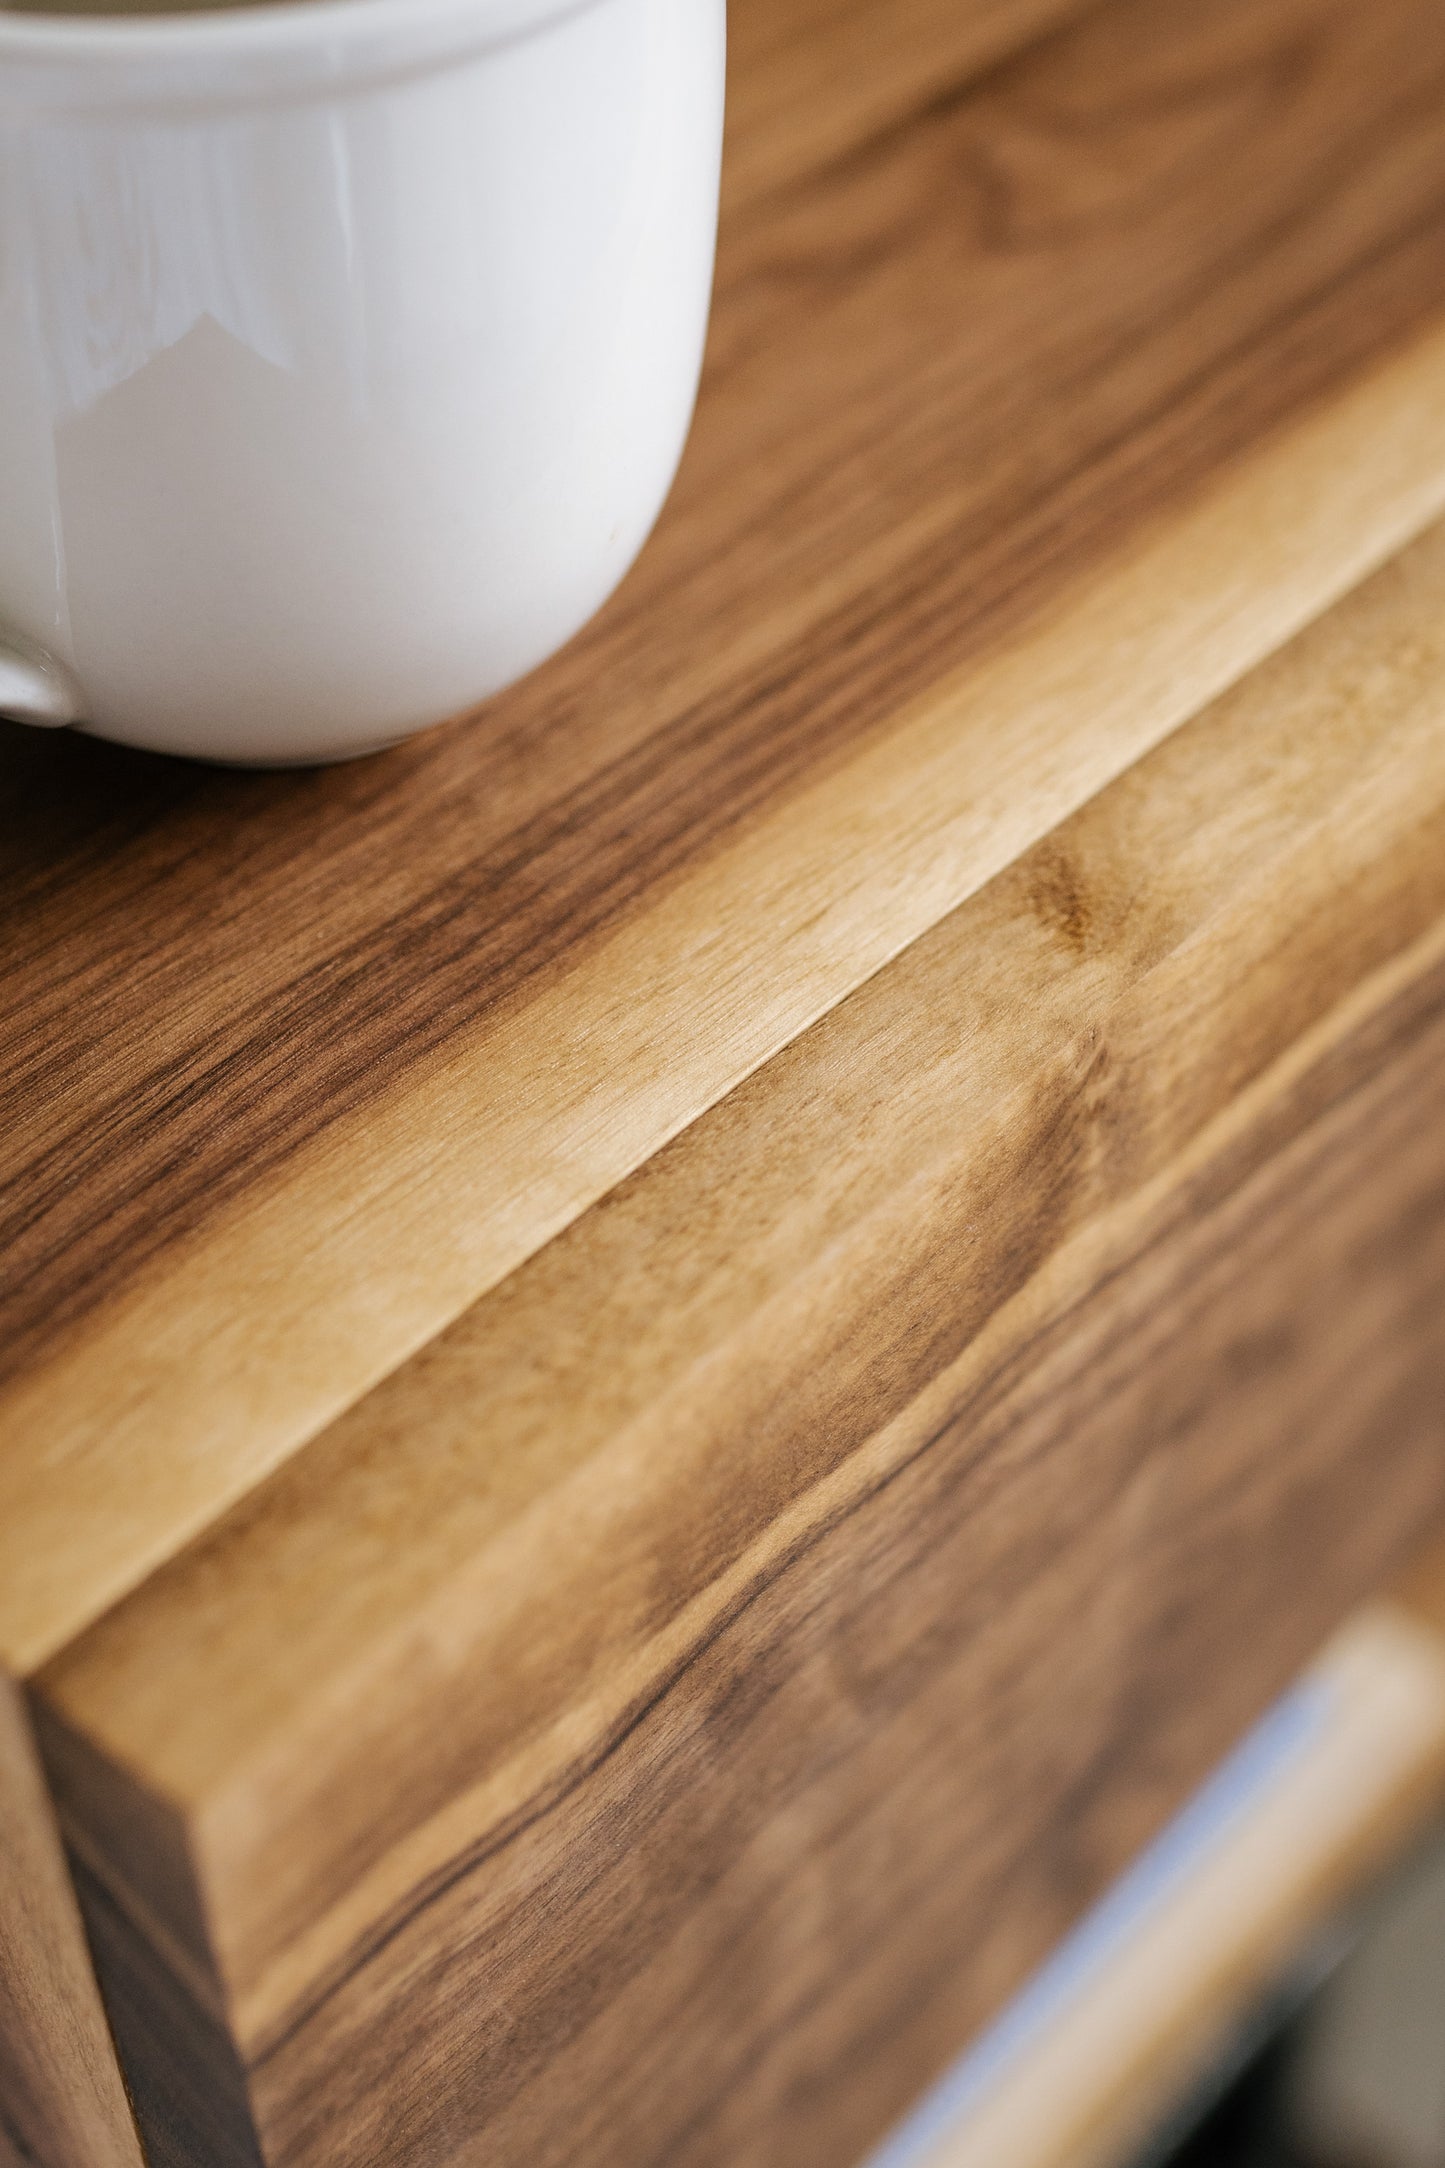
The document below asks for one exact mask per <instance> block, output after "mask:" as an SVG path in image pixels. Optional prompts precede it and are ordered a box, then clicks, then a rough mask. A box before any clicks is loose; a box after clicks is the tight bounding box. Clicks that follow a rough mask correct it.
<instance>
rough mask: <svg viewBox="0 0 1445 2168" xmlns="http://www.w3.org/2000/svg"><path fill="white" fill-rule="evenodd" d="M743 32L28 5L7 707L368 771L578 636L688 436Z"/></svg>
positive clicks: (17, 193)
mask: <svg viewBox="0 0 1445 2168" xmlns="http://www.w3.org/2000/svg"><path fill="white" fill-rule="evenodd" d="M723 16H724V0H281V4H279V5H278V4H273V5H270V6H256V7H243V8H227V9H224V10H222V11H219V12H211V11H204V10H202V11H195V12H188V13H184V14H180V15H172V16H165V15H156V16H140V15H125V16H121V17H111V18H102V17H99V16H94V17H84V18H80V17H76V16H60V15H55V16H41V15H33V14H32V15H24V14H15V13H7V12H4V11H3V9H0V713H8V714H11V715H17V716H20V717H22V718H23V719H26V720H30V721H36V722H67V721H74V720H83V721H84V724H85V726H86V727H87V728H89V729H92V730H94V731H96V732H98V733H100V734H101V735H103V736H105V737H109V738H116V739H120V740H122V741H123V742H125V743H127V744H131V745H140V746H148V747H152V748H155V749H158V750H160V751H164V752H172V753H186V754H193V755H199V756H201V757H203V758H208V759H216V760H231V761H257V762H283V761H284V762H290V761H312V760H328V759H338V758H343V757H345V756H347V755H350V754H355V753H358V752H364V751H367V750H369V749H370V748H373V747H375V746H378V745H382V744H387V743H390V742H392V741H394V740H396V739H398V738H400V737H403V736H405V735H407V734H408V733H409V732H411V731H413V730H416V729H418V728H420V727H421V726H422V725H424V724H426V723H430V722H434V721H436V720H438V719H439V718H441V717H443V716H447V715H450V714H453V713H456V712H457V711H459V710H461V709H464V708H466V707H469V706H471V705H473V704H474V703H475V702H476V701H478V700H480V699H482V698H484V697H485V696H486V695H488V694H489V693H492V692H495V691H497V690H499V689H500V688H501V687H502V686H504V685H506V684H509V683H510V682H511V681H512V680H514V679H515V678H517V677H520V676H521V675H522V674H523V673H524V672H525V671H527V670H529V669H531V668H532V667H533V665H534V664H536V663H538V662H540V661H542V660H543V659H544V658H545V657H546V656H547V655H549V654H550V653H552V651H553V650H554V649H556V648H557V647H559V646H561V644H562V643H563V642H564V641H565V640H566V639H568V638H569V637H570V636H571V634H572V633H574V632H575V631H576V630H577V629H578V627H579V626H581V625H582V624H583V623H584V622H585V621H586V619H587V618H589V617H590V616H591V615H592V613H593V612H594V611H595V610H596V609H597V608H598V607H599V605H600V604H601V603H602V602H603V601H604V600H605V598H606V597H607V595H608V594H609V593H610V592H611V590H612V589H613V587H615V585H616V584H617V582H618V580H619V579H620V578H621V577H622V574H623V573H624V572H625V571H626V569H627V567H628V565H629V564H630V563H631V561H632V559H633V558H634V556H635V555H636V553H637V551H638V550H639V549H640V548H641V546H642V543H643V542H644V540H645V539H646V536H647V533H648V530H649V529H650V527H651V525H652V523H653V521H654V519H655V518H656V516H657V513H658V510H659V509H660V507H661V504H662V501H663V498H664V496H665V495H666V493H667V490H668V488H669V486H670V483H671V480H672V476H673V473H674V471H675V468H676V465H677V461H678V458H679V456H680V453H681V450H682V444H683V439H684V437H685V435H686V431H687V426H688V421H689V418H690V415H691V411H692V404H693V399H694V397H695V394H696V388H697V377H698V370H699V366H700V361H701V354H702V342H703V333H704V329H705V325H706V317H707V307H708V297H709V292H710V287H711V279H712V259H713V240H714V233H715V228H716V217H717V183H718V169H719V163H720V154H721V133H722V98H723V43H724V21H723Z"/></svg>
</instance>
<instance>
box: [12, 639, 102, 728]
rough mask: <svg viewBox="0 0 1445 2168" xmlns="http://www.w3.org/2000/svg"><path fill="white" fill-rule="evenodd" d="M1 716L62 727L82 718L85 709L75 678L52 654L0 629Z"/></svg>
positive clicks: (43, 726)
mask: <svg viewBox="0 0 1445 2168" xmlns="http://www.w3.org/2000/svg"><path fill="white" fill-rule="evenodd" d="M0 716H4V717H5V718H6V720H7V721H9V722H12V723H35V724H37V725H38V726H39V728H40V729H42V730H63V729H64V728H65V726H66V724H67V723H79V722H83V721H84V719H85V710H84V708H83V706H82V705H81V700H80V693H79V688H78V687H77V685H76V683H75V680H74V679H73V678H72V677H71V675H70V672H69V671H68V670H66V669H64V668H63V667H62V665H61V664H60V663H58V662H56V661H55V659H54V657H53V656H51V655H47V654H46V653H45V652H44V651H43V649H41V648H38V647H32V646H31V645H30V643H29V641H28V640H19V639H17V638H16V637H15V635H14V634H13V633H8V632H0Z"/></svg>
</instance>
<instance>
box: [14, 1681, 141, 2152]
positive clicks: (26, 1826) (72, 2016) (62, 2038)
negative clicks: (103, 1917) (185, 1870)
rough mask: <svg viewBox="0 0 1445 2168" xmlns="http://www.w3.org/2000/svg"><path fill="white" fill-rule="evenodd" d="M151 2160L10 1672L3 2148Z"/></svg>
mask: <svg viewBox="0 0 1445 2168" xmlns="http://www.w3.org/2000/svg"><path fill="white" fill-rule="evenodd" d="M7 2156H8V2157H12V2158H13V2159H14V2160H15V2161H17V2162H20V2163H24V2164H30V2168H143V2164H142V2155H141V2148H140V2140H139V2139H138V2137H137V2136H136V2131H135V2125H134V2123H133V2121H132V2119H131V2112H130V2106H129V2103H128V2101H127V2099H126V2095H125V2087H124V2085H123V2083H122V2080H121V2075H120V2070H119V2067H118V2065H117V2063H116V2059H115V2050H114V2047H113V2046H112V2043H111V2038H110V2031H109V2027H108V2025H107V2023H106V2017H105V2012H104V2010H103V2009H102V2007H101V2000H100V1992H99V1989H98V1988H97V1986H96V1982H95V1975H94V1973H93V1971H92V1969H91V1962H90V1953H89V1950H88V1949H87V1947H86V1941H85V1934H84V1930H83V1928H82V1926H81V1922H80V1913H79V1910H78V1908H77V1905H76V1900H75V1892H74V1890H73V1888H72V1886H71V1882H70V1876H69V1872H68V1870H67V1868H66V1864H65V1858H64V1854H63V1852H62V1850H61V1845H60V1838H59V1833H58V1831H57V1829H56V1827H55V1822H54V1818H53V1814H52V1810H51V1805H50V1798H49V1793H48V1790H47V1788H46V1781H45V1778H44V1776H43V1775H42V1773H41V1769H40V1765H39V1761H38V1758H37V1756H36V1753H35V1749H34V1746H33V1743H32V1740H31V1736H30V1727H29V1723H28V1720H27V1715H26V1710H25V1706H24V1700H23V1697H22V1695H21V1693H20V1692H19V1690H18V1689H17V1688H16V1686H15V1685H14V1683H13V1682H12V1681H11V1680H9V1679H7V1678H6V1677H5V1676H4V1674H3V1673H0V2159H5V2158H6V2157H7Z"/></svg>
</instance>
